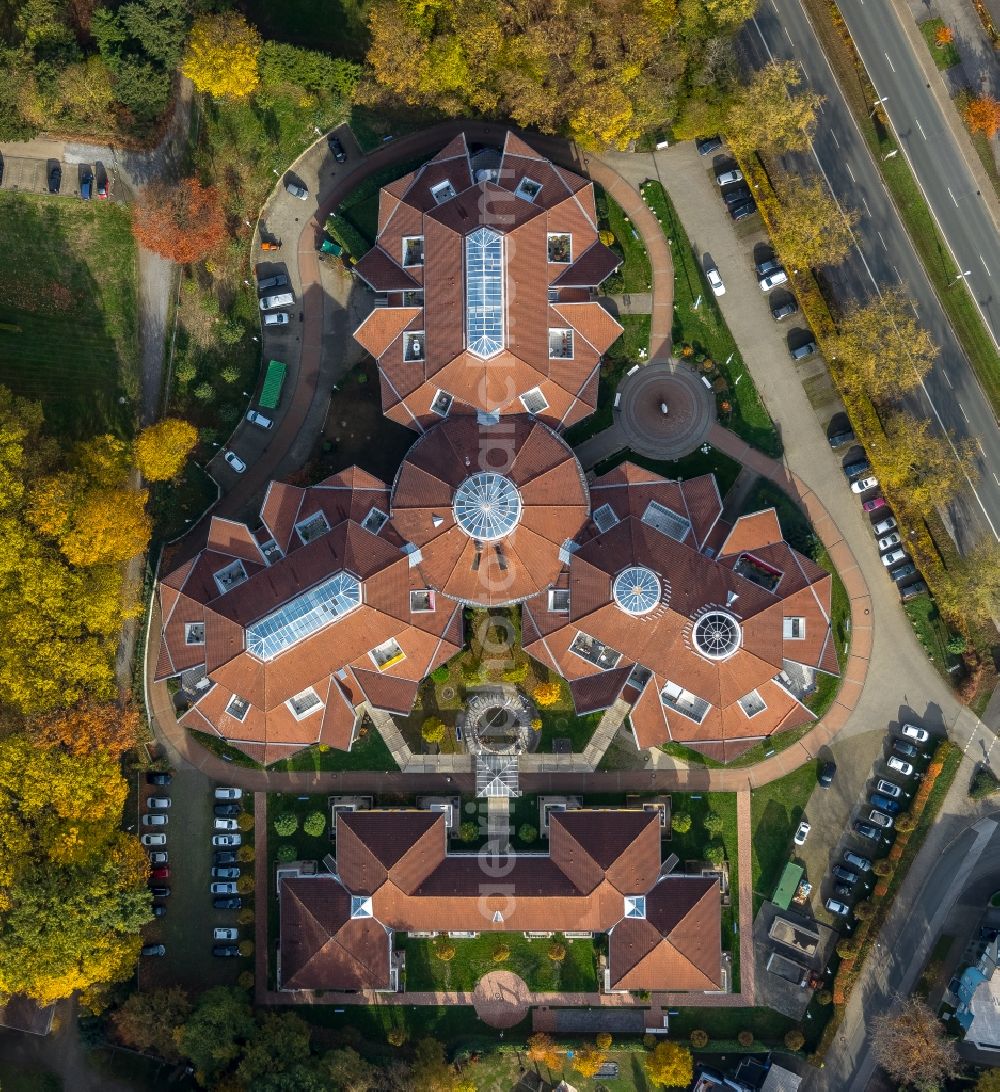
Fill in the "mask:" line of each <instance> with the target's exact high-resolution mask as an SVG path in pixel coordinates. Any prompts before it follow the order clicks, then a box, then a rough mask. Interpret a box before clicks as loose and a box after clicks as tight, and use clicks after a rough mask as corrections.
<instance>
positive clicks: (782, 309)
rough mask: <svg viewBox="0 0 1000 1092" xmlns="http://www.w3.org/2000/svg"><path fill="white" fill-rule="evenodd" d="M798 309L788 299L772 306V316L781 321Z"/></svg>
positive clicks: (793, 301)
mask: <svg viewBox="0 0 1000 1092" xmlns="http://www.w3.org/2000/svg"><path fill="white" fill-rule="evenodd" d="M798 309H799V305H798V303H797V302H796V301H795V300H787V301H786V302H785V303H782V304H779V305H778V306H777V307H772V308H771V318H773V319H774V321H775V322H781V320H782V319H786V318H788V316H789V315H794V314H795V312H796V311H798ZM851 435H852V436H853V435H854V433H851Z"/></svg>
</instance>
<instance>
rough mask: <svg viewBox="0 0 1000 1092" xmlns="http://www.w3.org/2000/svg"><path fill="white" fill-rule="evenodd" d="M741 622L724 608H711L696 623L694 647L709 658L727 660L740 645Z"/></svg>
mask: <svg viewBox="0 0 1000 1092" xmlns="http://www.w3.org/2000/svg"><path fill="white" fill-rule="evenodd" d="M742 636H743V635H742V631H741V630H740V624H739V622H737V621H736V619H735V618H734V617H733V616H732V615H731V614H729V613H727V612H726V611H723V610H710V611H708V612H707V613H706V614H703V615H702V616H701V617H700V618H699V619H698V621H697V622H695V624H694V630H693V632H692V639H693V641H694V647H695V648H696V649H697V650H698V651H699V652H700V653H701V654H702V656H704V657H705V659H707V660H727V659H729V657H730V656H732V654H733V653H734V652H735V651H736V650H737V649H738V648H739V647H740V641H741V640H742Z"/></svg>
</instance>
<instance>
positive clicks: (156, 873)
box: [149, 865, 170, 880]
mask: <svg viewBox="0 0 1000 1092" xmlns="http://www.w3.org/2000/svg"><path fill="white" fill-rule="evenodd" d="M149 878H150V879H151V880H169V879H170V869H169V868H168V867H167V866H166V865H163V866H162V867H161V868H154V869H153V870H152V872H150V874H149Z"/></svg>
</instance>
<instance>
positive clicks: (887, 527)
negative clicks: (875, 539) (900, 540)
mask: <svg viewBox="0 0 1000 1092" xmlns="http://www.w3.org/2000/svg"><path fill="white" fill-rule="evenodd" d="M895 530H896V521H895V520H894V519H893V518H892V516H889V518H888V519H883V520H881V521H880V522H878V523H876V524H875V526H874V527H873V528H872V532H873V533H874V534H875V535H887V534H888V533H889V532H890V531H895Z"/></svg>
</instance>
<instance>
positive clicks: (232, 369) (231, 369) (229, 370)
mask: <svg viewBox="0 0 1000 1092" xmlns="http://www.w3.org/2000/svg"><path fill="white" fill-rule="evenodd" d="M236 340H237V341H239V335H238V334H237V338H236ZM219 375H220V376H221V377H222V381H223V382H224V383H238V382H239V378H240V370H239V368H237V367H236V365H235V364H227V365H226V366H225V367H224V368H223V369H222V371H220V372H219Z"/></svg>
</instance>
